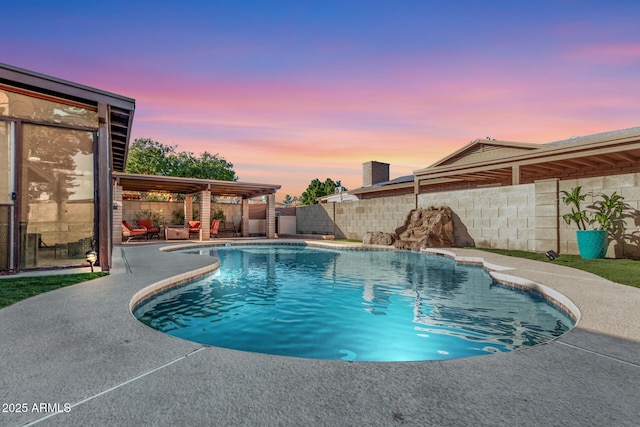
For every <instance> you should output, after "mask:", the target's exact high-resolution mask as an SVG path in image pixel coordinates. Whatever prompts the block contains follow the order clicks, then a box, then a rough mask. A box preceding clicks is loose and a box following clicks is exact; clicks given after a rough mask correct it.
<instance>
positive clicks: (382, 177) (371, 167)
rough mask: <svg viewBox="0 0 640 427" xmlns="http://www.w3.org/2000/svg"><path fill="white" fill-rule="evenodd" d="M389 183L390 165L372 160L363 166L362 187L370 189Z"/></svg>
mask: <svg viewBox="0 0 640 427" xmlns="http://www.w3.org/2000/svg"><path fill="white" fill-rule="evenodd" d="M384 181H389V163H380V162H376V161H375V160H372V161H370V162H366V163H363V164H362V186H363V187H370V186H372V185H373V184H377V183H379V182H384Z"/></svg>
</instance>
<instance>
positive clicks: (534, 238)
mask: <svg viewBox="0 0 640 427" xmlns="http://www.w3.org/2000/svg"><path fill="white" fill-rule="evenodd" d="M575 186H581V187H582V191H583V193H589V192H593V193H605V194H608V195H609V194H611V193H613V192H614V191H615V192H617V193H618V194H621V195H622V196H624V198H625V202H626V203H627V204H628V205H629V207H630V208H631V209H632V210H633V211H635V214H634V215H632V217H630V218H627V219H626V226H627V229H626V233H625V235H624V236H621V238H620V239H618V240H612V241H611V242H610V244H609V249H608V252H607V256H608V257H617V258H620V257H627V258H640V173H631V174H623V175H612V176H605V177H594V178H579V179H570V180H562V181H561V180H558V179H555V178H554V179H547V180H540V181H536V182H535V183H533V184H522V185H514V186H503V187H491V188H476V189H470V190H460V191H449V192H441V193H425V194H420V195H418V196H417V197H416V196H415V195H403V196H392V197H384V198H377V199H367V200H359V201H353V202H342V203H335V202H334V203H323V204H318V205H312V206H298V207H297V208H296V231H297V233H298V234H333V235H335V236H336V238H348V239H359V240H361V239H362V238H363V236H364V234H365V233H366V232H368V231H383V232H394V231H395V229H396V228H398V227H400V226H402V225H403V224H404V221H405V219H406V218H407V215H408V214H409V212H410V211H411V210H412V209H415V208H416V207H420V208H428V207H430V206H436V207H437V206H449V207H450V208H451V209H452V211H453V213H454V237H455V244H456V246H475V247H481V248H499V249H511V250H524V251H530V252H546V251H548V250H550V249H553V250H555V251H557V252H559V253H567V254H577V253H578V248H577V243H576V237H575V230H576V227H575V225H573V224H571V225H567V224H565V222H564V220H563V219H562V215H564V214H565V213H568V212H570V207H568V206H565V205H564V204H563V203H562V202H561V201H560V191H562V190H569V189H570V188H572V187H575ZM587 202H590V200H589V199H587ZM587 204H588V203H587ZM585 206H586V205H585Z"/></svg>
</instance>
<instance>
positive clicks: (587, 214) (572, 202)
mask: <svg viewBox="0 0 640 427" xmlns="http://www.w3.org/2000/svg"><path fill="white" fill-rule="evenodd" d="M581 191H582V187H574V188H572V189H571V190H570V191H561V192H560V193H561V194H562V201H563V202H564V204H565V205H569V206H571V213H568V214H565V215H563V216H562V218H563V219H564V221H565V222H566V223H567V224H571V222H575V223H576V225H577V226H578V230H576V238H577V241H578V250H579V251H580V256H581V257H582V258H584V259H595V258H604V256H605V254H606V253H607V247H608V246H609V233H611V234H612V235H613V236H615V235H617V234H618V233H620V232H624V221H623V215H624V211H625V209H626V204H625V203H624V197H622V196H621V195H619V194H617V193H616V192H615V191H614V192H613V193H612V194H611V195H610V196H608V195H606V194H597V195H594V194H593V193H587V194H582V193H581ZM587 196H591V197H598V198H599V200H596V201H594V202H593V203H592V204H591V205H589V206H587V209H588V210H587V209H582V208H581V203H582V202H584V201H585V199H586V198H587Z"/></svg>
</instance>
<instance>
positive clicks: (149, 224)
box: [138, 219, 160, 239]
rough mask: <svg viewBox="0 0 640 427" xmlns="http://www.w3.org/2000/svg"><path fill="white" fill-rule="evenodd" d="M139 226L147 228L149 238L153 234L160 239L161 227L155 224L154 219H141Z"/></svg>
mask: <svg viewBox="0 0 640 427" xmlns="http://www.w3.org/2000/svg"><path fill="white" fill-rule="evenodd" d="M138 226H139V227H141V228H146V229H147V238H148V239H151V238H152V237H153V236H156V237H157V238H158V239H160V227H157V226H154V225H153V221H152V220H150V219H139V220H138Z"/></svg>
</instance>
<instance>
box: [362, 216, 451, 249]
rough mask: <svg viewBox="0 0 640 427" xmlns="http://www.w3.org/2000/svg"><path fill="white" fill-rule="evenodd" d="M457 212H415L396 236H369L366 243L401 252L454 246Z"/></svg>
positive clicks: (380, 234)
mask: <svg viewBox="0 0 640 427" xmlns="http://www.w3.org/2000/svg"><path fill="white" fill-rule="evenodd" d="M453 240H454V239H453V212H452V211H451V208H449V207H448V206H442V207H437V208H436V207H434V206H432V207H430V208H427V209H422V208H418V209H414V210H412V211H411V212H409V215H408V216H407V219H406V220H405V222H404V225H403V226H402V227H399V228H397V229H396V231H395V233H383V232H380V231H376V232H368V233H366V234H365V236H364V238H363V240H362V243H364V244H369V245H387V246H390V245H394V246H395V247H396V248H398V249H405V250H420V249H424V248H442V247H450V246H453Z"/></svg>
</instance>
